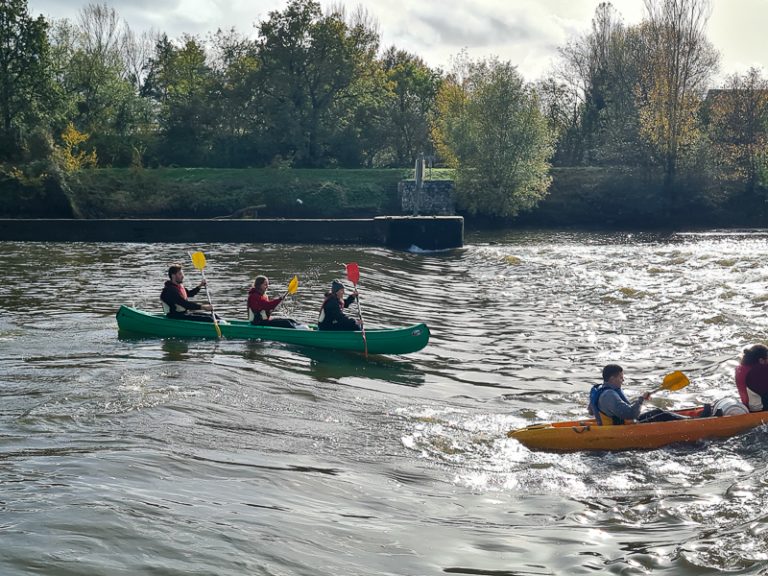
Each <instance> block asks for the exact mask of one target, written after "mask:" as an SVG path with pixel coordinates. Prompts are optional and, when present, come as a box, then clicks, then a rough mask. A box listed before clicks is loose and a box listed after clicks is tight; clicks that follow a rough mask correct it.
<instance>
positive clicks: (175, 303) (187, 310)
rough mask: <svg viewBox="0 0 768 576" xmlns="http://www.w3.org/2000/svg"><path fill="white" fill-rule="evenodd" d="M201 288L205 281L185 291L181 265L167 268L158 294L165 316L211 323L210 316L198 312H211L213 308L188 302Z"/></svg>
mask: <svg viewBox="0 0 768 576" xmlns="http://www.w3.org/2000/svg"><path fill="white" fill-rule="evenodd" d="M203 286H205V280H203V281H202V282H200V284H198V285H197V286H196V287H195V288H192V289H191V290H187V289H186V288H185V287H184V270H182V268H181V264H173V265H172V266H171V267H169V268H168V280H166V281H165V285H164V286H163V291H162V292H161V293H160V302H161V303H162V305H163V310H164V311H165V314H166V316H168V317H169V318H176V319H182V320H199V321H201V322H213V318H211V315H210V314H203V313H202V312H200V311H201V310H202V311H205V312H211V311H212V310H213V307H212V306H211V305H210V304H198V303H197V302H192V301H191V300H190V298H194V297H195V296H196V295H197V293H198V292H200V289H201V288H202V287H203Z"/></svg>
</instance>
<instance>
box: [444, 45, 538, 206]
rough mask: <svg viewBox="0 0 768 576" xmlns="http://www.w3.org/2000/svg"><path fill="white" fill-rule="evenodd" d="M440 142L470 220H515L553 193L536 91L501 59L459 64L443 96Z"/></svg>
mask: <svg viewBox="0 0 768 576" xmlns="http://www.w3.org/2000/svg"><path fill="white" fill-rule="evenodd" d="M438 109H439V116H438V122H437V124H436V126H435V140H436V143H437V145H438V149H439V150H440V152H441V154H442V155H443V157H444V158H446V159H448V160H449V162H450V163H451V164H452V165H453V166H454V167H455V168H456V192H457V201H458V204H459V206H460V207H461V208H463V209H465V210H467V211H468V212H469V213H471V214H484V215H489V216H502V217H511V216H515V215H516V214H517V213H518V212H520V211H521V210H526V209H530V208H532V207H534V206H535V205H536V203H537V202H538V201H539V200H540V199H542V198H543V197H544V196H545V194H546V193H547V188H548V186H549V183H550V177H549V168H550V164H549V159H550V157H551V155H552V136H551V133H550V132H549V130H548V128H547V122H546V119H545V118H544V117H543V115H542V113H541V111H540V108H539V102H538V99H537V97H536V94H535V92H534V90H533V89H532V88H531V87H530V86H527V85H526V84H525V83H524V82H523V79H522V77H521V76H520V74H519V73H518V71H517V69H516V68H515V67H514V66H513V65H512V64H510V63H508V62H500V61H498V60H496V59H492V60H489V61H480V62H477V63H473V62H466V61H460V62H458V66H457V67H456V70H455V71H454V73H453V74H452V75H451V76H450V77H449V78H448V80H447V81H446V83H445V85H444V86H443V88H442V89H441V90H440V93H439V95H438Z"/></svg>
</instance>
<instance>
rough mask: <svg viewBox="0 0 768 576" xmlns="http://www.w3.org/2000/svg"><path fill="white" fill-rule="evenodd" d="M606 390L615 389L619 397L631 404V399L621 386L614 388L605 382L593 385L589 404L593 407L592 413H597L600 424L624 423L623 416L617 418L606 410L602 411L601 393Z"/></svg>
mask: <svg viewBox="0 0 768 576" xmlns="http://www.w3.org/2000/svg"><path fill="white" fill-rule="evenodd" d="M606 390H613V391H614V392H616V394H618V395H619V398H621V399H622V400H624V402H626V403H627V404H629V400H627V397H626V396H624V392H622V390H621V388H613V387H612V386H609V385H608V384H606V383H605V382H603V383H602V384H595V385H594V386H592V390H590V391H589V405H590V406H591V407H592V413H593V414H594V415H595V420H596V421H597V424H598V425H599V426H612V425H616V426H618V425H620V424H624V420H622V419H621V418H617V417H616V416H609V415H608V414H606V413H605V412H600V409H599V408H598V406H599V401H600V394H602V393H603V392H605V391H606Z"/></svg>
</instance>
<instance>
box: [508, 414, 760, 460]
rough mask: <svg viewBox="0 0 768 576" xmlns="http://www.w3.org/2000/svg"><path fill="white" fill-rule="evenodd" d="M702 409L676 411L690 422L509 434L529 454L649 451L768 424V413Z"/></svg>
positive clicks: (582, 425) (583, 425)
mask: <svg viewBox="0 0 768 576" xmlns="http://www.w3.org/2000/svg"><path fill="white" fill-rule="evenodd" d="M702 411H703V407H699V408H691V409H688V410H676V412H677V413H678V414H683V415H685V416H689V417H690V419H689V420H672V421H671V422H647V423H641V424H634V423H633V424H624V425H621V426H598V425H597V423H596V422H595V421H594V420H575V421H572V422H553V423H551V424H533V425H531V426H527V427H525V428H520V429H518V430H512V431H510V432H508V433H507V436H508V437H509V438H514V439H515V440H517V441H518V442H520V443H521V444H522V445H523V446H525V447H526V448H528V449H530V450H536V451H543V452H577V451H581V450H643V449H645V450H648V449H653V448H660V447H661V446H666V445H667V444H674V443H677V442H697V441H699V440H705V439H709V438H728V437H730V436H735V435H736V434H741V433H742V432H746V431H747V430H749V429H751V428H755V427H756V426H760V425H761V424H763V423H766V422H768V412H750V413H748V414H740V415H738V416H709V417H706V418H703V417H701V414H702Z"/></svg>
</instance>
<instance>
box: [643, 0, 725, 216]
mask: <svg viewBox="0 0 768 576" xmlns="http://www.w3.org/2000/svg"><path fill="white" fill-rule="evenodd" d="M645 7H646V11H647V13H648V15H647V19H646V21H645V22H644V24H643V26H642V38H643V40H644V43H645V46H646V50H647V55H648V57H647V59H646V60H645V68H644V69H643V70H642V71H641V78H640V80H641V81H640V86H639V88H638V90H637V92H636V94H637V97H638V98H639V101H640V102H639V108H640V130H641V134H642V136H643V137H644V139H645V140H646V141H647V142H648V143H649V145H650V147H651V150H652V152H653V154H654V158H655V160H656V161H657V162H658V163H659V165H660V166H661V167H662V170H663V173H664V192H665V195H666V199H667V202H668V207H669V208H672V209H674V208H676V207H677V204H678V198H677V189H676V180H677V175H678V169H679V164H680V161H681V159H682V158H684V155H685V153H686V152H687V151H688V150H691V149H693V147H694V146H695V144H696V143H697V140H698V139H699V137H700V130H699V128H700V126H699V123H698V111H699V107H700V104H701V101H702V100H703V98H704V94H705V92H706V88H707V84H708V82H709V81H710V78H711V76H712V74H713V73H714V72H715V71H716V70H717V66H718V59H719V56H718V53H717V52H716V51H715V49H714V48H713V47H712V45H711V44H710V42H709V41H708V40H707V38H706V35H705V27H706V23H707V20H708V19H709V1H708V0H645Z"/></svg>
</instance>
